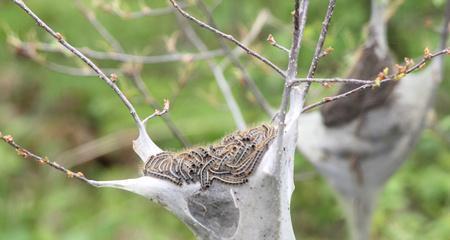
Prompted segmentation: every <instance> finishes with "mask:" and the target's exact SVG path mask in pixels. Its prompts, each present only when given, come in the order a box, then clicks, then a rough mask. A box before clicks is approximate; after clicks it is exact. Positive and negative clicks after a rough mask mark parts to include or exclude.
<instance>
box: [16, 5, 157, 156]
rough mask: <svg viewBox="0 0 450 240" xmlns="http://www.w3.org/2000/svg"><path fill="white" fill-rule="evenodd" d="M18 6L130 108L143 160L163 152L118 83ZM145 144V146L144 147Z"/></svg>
mask: <svg viewBox="0 0 450 240" xmlns="http://www.w3.org/2000/svg"><path fill="white" fill-rule="evenodd" d="M12 1H13V2H14V3H15V4H16V5H17V6H19V7H20V8H21V9H22V10H24V11H25V12H26V13H27V14H28V15H29V16H30V17H32V18H33V20H34V21H35V22H36V23H37V24H38V26H40V27H42V28H43V29H44V30H45V31H46V32H48V33H49V34H50V35H51V36H52V37H53V38H55V39H56V40H57V41H58V42H59V43H60V44H61V45H62V46H64V47H65V48H66V49H68V50H69V51H70V52H72V53H73V54H74V55H76V56H77V57H78V58H80V59H81V60H82V61H83V62H84V63H85V64H87V65H88V66H89V67H90V68H91V69H92V70H93V71H94V72H96V73H97V74H98V76H99V77H100V78H101V79H102V80H103V81H104V82H105V83H106V84H107V85H108V86H109V87H111V88H112V89H113V90H114V92H115V93H116V94H117V95H118V96H119V98H120V100H121V101H122V102H123V104H124V105H125V106H126V107H127V109H128V110H129V112H130V114H131V116H132V118H133V120H134V121H135V123H136V125H137V127H138V129H139V137H138V139H137V140H136V141H135V142H134V146H135V151H136V152H137V153H138V155H139V156H140V157H141V160H143V161H145V160H146V159H147V158H148V156H149V155H151V154H156V153H158V152H161V151H162V150H161V149H160V148H159V147H158V146H157V145H156V144H155V143H154V142H153V141H152V140H151V138H150V137H149V136H148V134H147V131H146V129H145V126H144V123H143V122H142V120H141V119H140V118H139V115H138V113H137V112H136V110H135V108H134V106H133V105H132V104H131V102H130V101H129V100H128V99H127V97H126V96H125V95H124V94H123V93H122V91H121V90H120V89H119V88H118V87H117V85H116V84H115V83H114V82H113V81H112V80H111V79H110V78H109V77H108V76H106V75H105V73H103V71H102V70H101V69H100V68H98V67H97V65H95V64H94V63H93V62H92V61H91V60H90V59H89V58H87V57H86V56H85V55H84V54H83V53H81V52H80V51H79V50H77V49H76V48H75V47H73V46H72V45H71V44H69V43H68V42H67V41H66V40H64V38H63V36H62V35H61V34H60V33H58V32H55V31H54V30H53V29H52V28H50V27H49V26H48V25H47V24H46V23H45V22H44V21H42V20H41V19H40V18H39V17H38V16H37V15H36V14H35V13H34V12H33V11H32V10H31V9H29V8H28V7H27V6H26V5H25V3H24V2H22V1H21V0H12ZM144 146H145V147H144Z"/></svg>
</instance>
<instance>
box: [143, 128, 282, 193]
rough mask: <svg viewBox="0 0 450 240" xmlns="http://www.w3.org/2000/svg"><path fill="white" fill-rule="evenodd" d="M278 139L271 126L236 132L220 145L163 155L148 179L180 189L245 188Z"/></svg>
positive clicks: (151, 164)
mask: <svg viewBox="0 0 450 240" xmlns="http://www.w3.org/2000/svg"><path fill="white" fill-rule="evenodd" d="M274 138H275V128H274V127H273V126H271V125H268V124H263V125H261V126H258V127H255V128H251V129H247V130H245V131H237V132H235V133H232V134H231V135H228V136H226V137H224V138H223V139H222V140H221V141H220V142H218V143H216V144H213V145H210V146H206V147H203V146H201V147H196V148H191V149H188V150H186V151H183V152H162V153H159V154H156V155H154V156H151V157H150V158H149V159H148V160H147V162H146V163H145V166H144V170H143V171H144V175H145V176H154V177H158V178H161V179H165V180H169V181H171V182H173V183H174V184H177V185H180V186H181V185H182V184H183V183H186V184H190V183H196V182H200V185H201V187H202V189H206V188H208V187H209V186H210V185H211V184H212V182H213V181H215V180H217V181H220V182H222V183H226V184H243V183H246V182H248V177H249V176H250V175H251V174H252V173H253V171H254V170H255V168H256V167H257V166H258V164H259V162H260V161H261V159H262V157H263V155H264V153H265V152H266V151H267V148H268V146H269V143H270V142H271V141H272V140H273V139H274Z"/></svg>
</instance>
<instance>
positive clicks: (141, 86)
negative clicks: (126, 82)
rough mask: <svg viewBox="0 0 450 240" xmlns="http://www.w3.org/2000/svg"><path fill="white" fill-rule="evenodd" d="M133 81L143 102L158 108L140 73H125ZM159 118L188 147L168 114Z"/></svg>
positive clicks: (187, 142)
mask: <svg viewBox="0 0 450 240" xmlns="http://www.w3.org/2000/svg"><path fill="white" fill-rule="evenodd" d="M126 75H127V76H128V75H129V76H128V77H129V78H130V79H131V80H132V81H133V83H134V85H135V86H136V88H137V89H138V91H139V92H140V93H141V95H142V96H143V97H144V102H145V103H147V104H149V105H150V106H151V107H153V108H155V109H157V108H160V106H159V104H158V103H156V101H155V100H154V99H153V97H152V96H151V95H150V92H149V90H148V88H147V86H146V85H145V83H144V80H143V79H142V77H141V75H140V74H138V73H135V72H132V73H131V74H126ZM161 118H162V119H163V121H164V123H165V124H166V125H167V127H168V128H169V130H170V132H171V133H172V134H173V135H174V136H175V137H176V138H177V139H178V141H180V143H181V144H182V145H183V146H185V147H188V146H190V145H191V144H190V143H189V141H188V140H187V139H186V137H185V136H184V134H183V133H182V132H181V131H180V129H178V127H177V126H176V125H175V123H174V122H173V121H172V118H171V117H170V116H169V114H164V115H161Z"/></svg>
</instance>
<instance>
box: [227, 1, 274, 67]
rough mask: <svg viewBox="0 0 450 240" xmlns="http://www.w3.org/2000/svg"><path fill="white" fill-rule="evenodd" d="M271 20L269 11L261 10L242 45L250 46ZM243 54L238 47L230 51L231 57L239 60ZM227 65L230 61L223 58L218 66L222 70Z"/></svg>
mask: <svg viewBox="0 0 450 240" xmlns="http://www.w3.org/2000/svg"><path fill="white" fill-rule="evenodd" d="M272 18H273V16H272V15H271V14H270V12H269V10H267V9H263V10H261V11H260V12H259V13H258V16H256V19H255V21H254V22H253V24H252V26H251V27H250V31H249V32H248V34H247V35H246V36H245V37H243V39H242V40H241V42H242V44H244V45H250V43H252V42H253V41H254V40H255V39H256V38H257V37H258V35H259V34H260V33H261V31H262V29H263V27H264V25H265V24H266V23H267V22H268V21H269V20H270V19H272ZM243 53H244V51H243V49H242V48H240V47H236V48H235V49H233V51H231V54H233V56H236V58H239V57H240V56H241V55H242V54H243ZM229 63H230V59H229V58H225V59H224V60H222V62H221V63H220V66H221V67H222V68H223V69H225V68H226V67H227V66H228V64H229Z"/></svg>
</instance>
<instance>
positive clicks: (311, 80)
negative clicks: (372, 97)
mask: <svg viewBox="0 0 450 240" xmlns="http://www.w3.org/2000/svg"><path fill="white" fill-rule="evenodd" d="M303 82H308V83H344V84H349V83H352V84H373V83H375V80H362V79H353V78H296V79H295V81H294V82H293V83H292V84H294V85H295V84H299V83H303Z"/></svg>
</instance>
